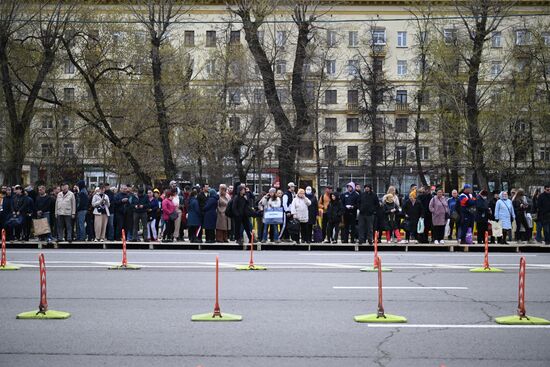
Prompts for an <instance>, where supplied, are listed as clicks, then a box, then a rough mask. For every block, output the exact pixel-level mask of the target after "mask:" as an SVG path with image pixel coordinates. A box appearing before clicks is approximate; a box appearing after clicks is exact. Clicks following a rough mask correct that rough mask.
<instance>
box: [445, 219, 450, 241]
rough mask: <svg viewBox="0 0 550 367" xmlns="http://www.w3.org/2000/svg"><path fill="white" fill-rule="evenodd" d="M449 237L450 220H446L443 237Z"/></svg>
mask: <svg viewBox="0 0 550 367" xmlns="http://www.w3.org/2000/svg"><path fill="white" fill-rule="evenodd" d="M450 235H451V220H450V219H447V223H446V224H445V237H449V236H450Z"/></svg>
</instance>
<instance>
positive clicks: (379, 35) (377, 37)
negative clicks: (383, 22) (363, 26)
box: [372, 28, 386, 45]
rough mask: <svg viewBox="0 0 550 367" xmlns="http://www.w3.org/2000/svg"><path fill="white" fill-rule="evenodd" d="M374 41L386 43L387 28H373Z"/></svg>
mask: <svg viewBox="0 0 550 367" xmlns="http://www.w3.org/2000/svg"><path fill="white" fill-rule="evenodd" d="M372 43H373V44H374V45H385V44H386V30H385V29H376V28H375V29H373V30H372Z"/></svg>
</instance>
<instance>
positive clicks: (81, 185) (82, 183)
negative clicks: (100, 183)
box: [76, 180, 86, 190]
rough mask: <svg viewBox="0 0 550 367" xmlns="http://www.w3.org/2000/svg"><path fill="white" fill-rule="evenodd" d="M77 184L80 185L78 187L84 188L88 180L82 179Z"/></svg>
mask: <svg viewBox="0 0 550 367" xmlns="http://www.w3.org/2000/svg"><path fill="white" fill-rule="evenodd" d="M76 186H78V188H79V189H81V190H82V189H83V188H85V187H86V182H84V180H80V181H78V182H77V183H76Z"/></svg>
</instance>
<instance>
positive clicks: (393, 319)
mask: <svg viewBox="0 0 550 367" xmlns="http://www.w3.org/2000/svg"><path fill="white" fill-rule="evenodd" d="M354 320H355V321H356V322H367V323H390V324H391V323H406V322H407V319H406V318H405V317H403V316H397V315H390V314H386V315H385V317H378V314H375V313H371V314H368V315H358V316H355V317H354Z"/></svg>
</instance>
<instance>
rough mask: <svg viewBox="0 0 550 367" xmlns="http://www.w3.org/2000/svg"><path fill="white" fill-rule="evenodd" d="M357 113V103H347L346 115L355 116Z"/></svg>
mask: <svg viewBox="0 0 550 367" xmlns="http://www.w3.org/2000/svg"><path fill="white" fill-rule="evenodd" d="M358 113H359V103H356V102H354V103H348V114H352V115H356V114H358Z"/></svg>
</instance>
